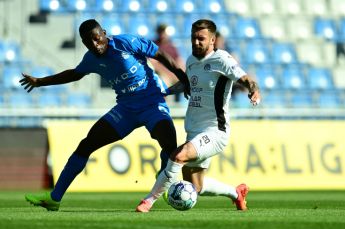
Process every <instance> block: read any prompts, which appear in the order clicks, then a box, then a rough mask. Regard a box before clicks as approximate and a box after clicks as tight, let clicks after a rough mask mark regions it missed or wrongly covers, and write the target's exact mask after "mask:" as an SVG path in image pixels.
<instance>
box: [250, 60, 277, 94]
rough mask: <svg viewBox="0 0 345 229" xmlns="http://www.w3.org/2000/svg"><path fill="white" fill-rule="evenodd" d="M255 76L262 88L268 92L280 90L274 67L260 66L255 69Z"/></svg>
mask: <svg viewBox="0 0 345 229" xmlns="http://www.w3.org/2000/svg"><path fill="white" fill-rule="evenodd" d="M255 75H256V78H257V81H258V83H259V86H260V87H261V88H263V89H266V90H274V89H279V87H280V86H279V82H278V80H277V75H276V72H275V71H274V68H273V66H271V65H268V66H258V67H257V68H256V69H255Z"/></svg>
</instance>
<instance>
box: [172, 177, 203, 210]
mask: <svg viewBox="0 0 345 229" xmlns="http://www.w3.org/2000/svg"><path fill="white" fill-rule="evenodd" d="M197 198H198V193H197V192H196V190H195V188H194V185H193V184H192V183H190V182H188V181H184V180H181V181H177V182H175V183H173V184H172V185H171V186H170V188H169V190H168V203H169V205H170V206H172V207H173V208H175V209H177V210H179V211H185V210H188V209H191V208H192V207H194V205H195V204H196V201H197Z"/></svg>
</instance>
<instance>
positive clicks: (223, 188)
mask: <svg viewBox="0 0 345 229" xmlns="http://www.w3.org/2000/svg"><path fill="white" fill-rule="evenodd" d="M200 195H201V196H226V197H230V198H231V199H233V200H236V199H237V197H238V194H237V192H236V188H235V187H234V186H231V185H228V184H225V183H222V182H219V181H217V180H215V179H213V178H209V177H204V182H203V186H202V189H201V191H200Z"/></svg>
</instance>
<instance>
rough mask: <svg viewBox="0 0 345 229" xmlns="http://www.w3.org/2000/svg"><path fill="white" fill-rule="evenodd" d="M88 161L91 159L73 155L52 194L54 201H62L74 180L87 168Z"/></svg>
mask: <svg viewBox="0 0 345 229" xmlns="http://www.w3.org/2000/svg"><path fill="white" fill-rule="evenodd" d="M88 159H89V158H87V157H82V156H80V155H78V154H75V153H74V154H72V156H71V157H70V158H69V159H68V161H67V163H66V165H65V168H64V169H63V170H62V172H61V174H60V177H59V179H58V181H57V182H56V185H55V188H54V190H53V191H52V192H51V193H50V195H51V198H52V199H53V200H55V201H61V199H62V197H63V195H64V194H65V192H66V190H67V188H68V187H69V186H70V184H71V183H72V181H73V180H74V178H75V177H76V176H77V175H78V174H79V173H80V172H81V171H83V169H84V168H85V165H86V163H87V161H88Z"/></svg>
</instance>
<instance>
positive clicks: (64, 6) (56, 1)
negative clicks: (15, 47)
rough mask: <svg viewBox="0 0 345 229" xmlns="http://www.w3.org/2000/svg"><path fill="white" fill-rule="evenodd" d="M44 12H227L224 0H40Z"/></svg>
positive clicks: (40, 7) (40, 6)
mask: <svg viewBox="0 0 345 229" xmlns="http://www.w3.org/2000/svg"><path fill="white" fill-rule="evenodd" d="M39 9H40V10H41V11H43V12H53V13H70V12H77V11H81V12H100V13H104V12H114V11H116V12H144V13H147V12H156V13H167V12H179V13H181V12H184V13H222V12H226V8H225V6H224V1H223V0H175V1H171V0H140V1H139V0H40V2H39Z"/></svg>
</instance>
